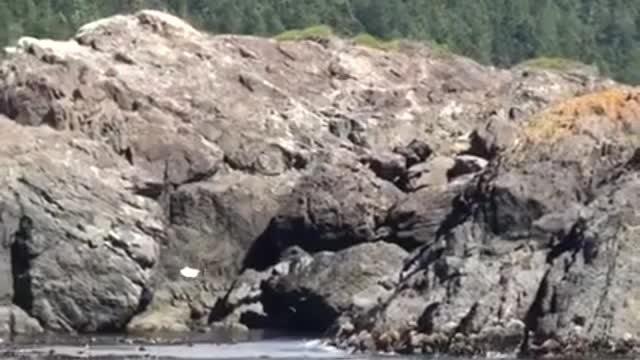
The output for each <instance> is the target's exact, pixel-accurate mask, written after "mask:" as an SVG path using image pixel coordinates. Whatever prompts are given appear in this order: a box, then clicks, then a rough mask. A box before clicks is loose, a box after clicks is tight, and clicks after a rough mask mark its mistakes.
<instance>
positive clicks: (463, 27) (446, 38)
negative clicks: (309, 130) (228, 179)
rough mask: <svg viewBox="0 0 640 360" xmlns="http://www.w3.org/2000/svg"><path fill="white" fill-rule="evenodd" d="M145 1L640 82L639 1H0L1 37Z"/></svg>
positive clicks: (275, 28) (68, 28)
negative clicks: (586, 69) (566, 62)
mask: <svg viewBox="0 0 640 360" xmlns="http://www.w3.org/2000/svg"><path fill="white" fill-rule="evenodd" d="M144 7H147V8H160V9H165V10H168V11H171V12H173V13H175V14H177V15H179V16H182V17H185V18H188V19H190V20H191V22H192V23H194V24H195V25H196V26H198V27H199V28H202V29H206V30H208V31H211V32H216V33H218V32H224V33H243V34H259V35H276V34H280V33H282V32H284V31H287V30H292V29H304V28H307V27H309V26H314V25H320V24H324V25H328V26H330V27H332V28H333V29H335V30H336V31H337V32H339V33H341V34H345V35H350V36H352V35H356V34H360V33H367V34H371V35H372V36H374V37H371V38H369V37H363V36H361V37H360V40H361V41H363V42H364V43H366V44H372V45H376V44H384V43H383V42H378V39H392V38H399V37H404V38H410V39H415V40H424V41H430V42H435V43H440V44H444V45H446V46H447V48H449V49H451V50H453V51H454V52H458V53H461V54H463V55H467V56H471V57H473V58H475V59H477V60H478V61H480V62H483V63H492V64H496V65H500V66H510V65H513V64H517V63H520V62H522V61H524V60H527V59H530V58H536V57H546V58H571V59H576V60H580V61H582V62H585V63H589V64H596V65H598V66H599V68H600V69H601V70H602V71H603V72H604V73H606V74H610V75H613V76H615V77H616V78H618V79H623V80H626V81H629V82H634V83H640V31H639V30H640V1H637V0H472V1H471V0H0V44H9V43H11V42H13V41H15V40H16V39H17V38H18V37H19V36H21V35H31V36H38V37H43V36H45V37H54V38H66V37H69V36H70V35H71V34H73V32H74V30H75V29H76V28H77V27H78V26H79V25H81V24H83V23H85V22H87V21H91V20H94V19H96V18H100V17H104V16H107V15H111V14H114V13H121V12H130V11H134V10H137V9H140V8H144ZM303 35H304V34H300V32H297V33H296V32H293V33H288V34H287V35H284V36H285V37H286V36H293V37H295V36H302V37H304V36H303Z"/></svg>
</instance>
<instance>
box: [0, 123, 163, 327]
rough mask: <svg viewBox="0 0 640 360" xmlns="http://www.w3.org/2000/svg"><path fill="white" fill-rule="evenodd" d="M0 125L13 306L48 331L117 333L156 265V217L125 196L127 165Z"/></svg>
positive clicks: (95, 149)
mask: <svg viewBox="0 0 640 360" xmlns="http://www.w3.org/2000/svg"><path fill="white" fill-rule="evenodd" d="M0 126H1V127H2V134H3V141H2V145H1V146H2V147H1V149H0V153H1V154H2V156H0V158H1V159H2V160H0V161H2V168H3V169H4V171H3V172H2V175H1V180H0V182H1V183H2V192H0V201H1V202H2V204H4V205H3V209H4V216H3V222H2V232H3V233H5V234H8V238H7V240H8V244H7V246H10V249H11V250H10V253H11V261H10V264H11V271H12V274H13V288H14V289H15V290H14V291H13V301H14V303H15V304H16V305H19V306H20V307H22V308H23V309H24V310H26V311H27V312H28V313H29V314H31V315H32V316H34V317H35V318H36V319H38V320H39V321H41V322H42V323H43V324H46V326H47V327H48V328H50V329H54V330H61V331H69V330H79V331H99V330H111V329H119V328H121V327H122V326H124V325H125V324H126V323H127V321H128V320H129V318H130V317H131V316H133V315H134V314H135V313H136V312H137V311H138V308H139V306H140V304H141V298H142V294H143V292H144V290H145V288H146V287H147V283H148V281H149V278H150V277H151V271H152V268H153V267H154V265H155V263H156V261H157V259H158V255H159V254H158V246H157V244H156V242H155V240H154V238H153V234H154V232H156V231H162V229H163V224H162V222H161V219H160V216H159V215H160V208H159V207H158V206H157V204H155V203H153V202H151V201H147V200H145V199H143V198H139V197H136V196H134V195H133V194H130V193H128V192H127V191H126V187H127V181H126V179H124V178H123V177H122V175H123V174H125V173H126V169H127V167H128V165H127V164H126V162H124V161H123V160H121V159H120V158H118V157H117V156H115V155H109V154H110V152H109V151H108V150H107V149H105V147H104V146H102V145H100V144H99V143H95V142H89V141H85V140H76V139H74V137H73V136H70V134H64V133H57V132H54V131H52V130H51V129H47V128H38V129H35V128H32V129H29V128H26V127H22V126H19V125H17V124H15V123H12V122H9V121H7V120H6V119H2V120H0ZM48 144H56V145H55V147H51V146H48ZM87 164H93V165H91V166H90V167H89V166H87Z"/></svg>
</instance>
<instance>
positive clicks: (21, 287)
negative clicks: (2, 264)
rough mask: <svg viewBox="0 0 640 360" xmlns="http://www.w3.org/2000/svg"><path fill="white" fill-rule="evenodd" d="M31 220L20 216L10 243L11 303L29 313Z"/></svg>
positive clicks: (32, 257)
mask: <svg viewBox="0 0 640 360" xmlns="http://www.w3.org/2000/svg"><path fill="white" fill-rule="evenodd" d="M33 227H34V224H33V220H32V219H31V218H30V217H29V216H26V215H23V216H22V217H21V218H20V221H19V225H18V230H17V231H16V232H15V233H14V234H13V242H12V244H11V272H12V276H13V303H14V304H16V305H17V306H19V307H20V308H22V309H23V310H24V311H26V312H27V314H31V311H32V307H33V301H34V297H33V293H32V290H31V285H32V284H31V273H30V270H31V262H32V261H33V259H34V258H35V255H33V254H31V251H30V249H29V244H28V243H29V242H31V241H32V237H33V233H32V232H33Z"/></svg>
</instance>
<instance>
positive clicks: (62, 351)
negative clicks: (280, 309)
mask: <svg viewBox="0 0 640 360" xmlns="http://www.w3.org/2000/svg"><path fill="white" fill-rule="evenodd" d="M51 351H53V352H55V354H56V355H59V356H68V357H71V358H78V359H92V358H93V359H95V358H103V359H104V358H106V359H145V358H146V359H172V360H174V359H175V360H222V359H227V360H232V359H233V360H257V359H329V360H339V359H340V360H342V359H349V360H370V359H376V360H380V359H390V358H392V357H391V356H384V355H379V356H361V355H349V354H347V353H345V352H342V351H340V350H338V349H335V348H332V347H329V346H325V345H323V344H321V343H320V342H319V341H300V340H270V341H260V342H247V343H240V344H228V345H213V344H194V345H192V346H185V345H151V346H144V347H140V346H136V345H97V346H91V347H84V346H42V347H34V348H23V349H22V350H20V352H19V353H25V354H27V353H28V354H32V355H33V354H41V355H42V357H43V358H44V357H46V356H47V355H48V354H50V353H51ZM402 359H411V358H402ZM414 359H417V358H414ZM421 359H424V357H422V358H421ZM439 359H445V358H444V357H439ZM505 359H506V357H505Z"/></svg>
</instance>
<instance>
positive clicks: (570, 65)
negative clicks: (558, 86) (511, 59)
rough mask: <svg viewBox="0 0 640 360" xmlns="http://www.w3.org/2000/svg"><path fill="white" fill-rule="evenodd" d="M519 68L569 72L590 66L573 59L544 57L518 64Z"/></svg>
mask: <svg viewBox="0 0 640 360" xmlns="http://www.w3.org/2000/svg"><path fill="white" fill-rule="evenodd" d="M518 66H523V67H530V68H538V69H547V70H558V71H569V70H572V69H576V68H584V67H587V66H588V65H586V64H583V63H581V62H578V61H575V60H571V59H565V58H560V57H544V56H542V57H538V58H533V59H529V60H526V61H523V62H521V63H520V64H518Z"/></svg>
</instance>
